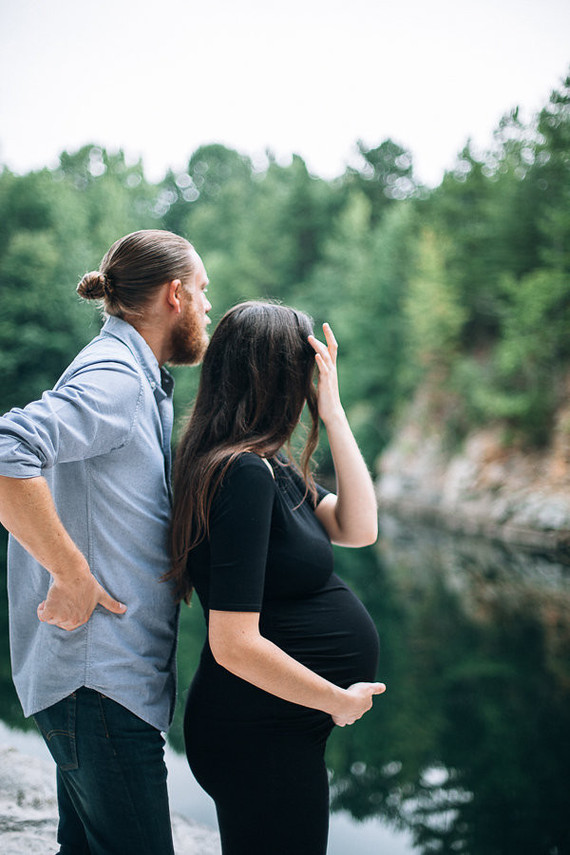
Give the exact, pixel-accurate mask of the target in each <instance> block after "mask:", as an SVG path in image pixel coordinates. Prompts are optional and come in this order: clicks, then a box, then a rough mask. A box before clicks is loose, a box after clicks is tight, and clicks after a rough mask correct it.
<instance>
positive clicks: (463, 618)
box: [0, 519, 570, 855]
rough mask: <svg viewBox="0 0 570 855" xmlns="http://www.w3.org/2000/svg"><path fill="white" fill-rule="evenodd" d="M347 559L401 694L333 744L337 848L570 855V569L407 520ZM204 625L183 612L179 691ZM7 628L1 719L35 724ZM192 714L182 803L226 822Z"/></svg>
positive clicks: (173, 762)
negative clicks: (204, 769) (201, 781)
mask: <svg viewBox="0 0 570 855" xmlns="http://www.w3.org/2000/svg"><path fill="white" fill-rule="evenodd" d="M336 562H337V571H338V572H339V574H340V575H341V576H343V577H344V578H345V579H346V580H347V581H349V582H350V584H351V585H352V587H353V588H354V590H355V591H356V592H357V593H358V594H359V596H360V597H361V598H362V599H363V601H364V602H365V604H366V606H367V607H368V609H369V611H370V613H371V614H372V616H373V618H374V620H375V622H376V624H377V626H378V630H379V633H380V639H381V646H382V649H381V664H380V670H379V677H380V679H382V680H383V681H384V682H385V683H386V684H387V686H388V691H387V692H386V694H385V695H384V696H381V697H379V698H377V699H376V701H375V705H374V709H373V711H372V712H370V713H368V714H367V715H366V716H365V717H364V718H363V719H362V720H361V721H360V722H358V723H357V724H356V725H354V726H352V727H349V728H342V729H340V728H337V729H336V730H335V732H334V734H333V736H332V737H331V739H330V741H329V749H328V755H327V759H328V766H329V769H330V773H331V783H332V810H333V813H332V822H331V837H330V846H329V855H347V853H358V855H420V853H421V855H423V854H424V853H425V855H427V853H436V852H437V853H446V855H456V853H462V855H570V798H569V794H568V777H569V772H568V770H569V769H570V566H569V565H568V564H567V563H566V562H564V561H562V560H560V559H557V558H556V557H554V556H549V555H538V554H530V553H528V552H520V551H513V550H510V549H508V548H506V547H504V546H498V545H495V544H491V543H489V542H487V541H484V540H476V539H468V538H460V537H456V536H451V535H448V534H445V533H443V532H440V531H436V530H434V529H430V528H427V527H419V526H417V525H415V524H414V525H411V524H408V523H405V522H402V521H396V520H394V519H386V520H385V521H384V524H383V532H382V537H381V543H380V545H379V546H378V547H374V548H370V549H365V550H356V551H353V550H340V549H339V550H337V551H336ZM201 623H202V618H201V614H200V611H199V607H197V606H196V607H194V608H192V609H190V610H186V609H185V610H184V615H183V620H182V626H181V638H180V648H179V650H180V655H179V660H180V679H181V687H184V686H185V685H187V683H188V681H189V679H190V677H191V674H192V671H193V669H194V667H195V662H196V658H197V655H198V652H199V647H200V643H201V642H200V639H201V636H202V626H201ZM0 629H1V634H0V683H1V685H0V719H2V720H3V721H4V722H5V724H7V725H8V726H9V727H11V728H20V729H26V728H27V727H28V728H29V724H28V723H27V722H25V720H24V719H23V718H22V716H21V713H20V711H19V706H18V704H17V701H16V700H15V696H14V692H13V689H12V687H11V682H10V677H9V662H8V659H7V631H6V614H5V603H4V602H3V603H2V609H1V612H0ZM180 712H181V711H180V710H179V711H178V714H177V717H176V720H175V723H174V726H173V728H172V730H171V733H170V736H169V742H170V748H169V752H168V764H169V769H170V785H171V794H172V807H173V809H174V810H176V811H178V812H179V813H183V814H186V815H188V816H190V817H191V818H194V819H197V820H199V821H201V822H204V823H206V824H210V825H215V814H214V810H213V805H212V803H211V802H210V800H209V798H208V797H207V796H205V795H204V794H203V793H202V792H201V790H200V788H199V787H198V786H197V785H196V784H195V783H194V782H193V781H192V779H191V776H190V773H189V771H188V769H187V767H186V762H185V760H184V759H183V758H182V757H181V756H180V754H178V753H177V751H180V749H181V747H182V743H181V721H180ZM42 749H43V746H42V745H41V742H40V749H39V750H42ZM293 821H294V818H293Z"/></svg>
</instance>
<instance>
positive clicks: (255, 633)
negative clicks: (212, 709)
mask: <svg viewBox="0 0 570 855" xmlns="http://www.w3.org/2000/svg"><path fill="white" fill-rule="evenodd" d="M208 638H209V642H210V650H211V651H212V655H213V657H214V659H215V660H216V662H217V663H218V665H221V666H222V668H225V669H226V670H227V671H230V672H231V673H232V674H235V675H236V676H237V677H241V679H242V680H247V682H248V683H251V684H252V685H254V686H257V687H258V688H259V689H263V690H264V691H265V692H269V694H271V695H276V697H278V698H282V699H283V700H286V701H292V702H293V703H296V704H301V705H302V706H305V707H311V708H312V709H317V710H322V711H323V712H326V713H329V715H330V716H331V717H332V719H333V721H334V722H335V724H339V725H340V726H341V727H344V725H345V724H352V723H353V722H355V721H356V720H357V719H359V718H361V717H362V716H363V715H364V713H365V712H366V711H367V710H369V709H370V707H371V706H372V696H373V695H377V694H380V693H381V692H384V691H385V690H386V686H385V685H384V684H383V683H354V684H353V685H352V686H349V688H348V689H341V688H340V687H339V686H337V685H335V684H334V683H331V682H329V681H328V680H325V679H324V678H323V677H321V676H319V675H318V674H316V673H315V672H314V671H311V670H310V669H309V668H306V667H305V666H304V665H302V664H301V663H300V662H298V661H297V660H296V659H293V658H292V657H291V656H289V655H288V654H287V653H285V651H284V650H282V649H281V648H280V647H277V645H275V644H273V642H271V641H269V640H268V639H267V638H264V636H262V635H261V634H260V632H259V613H258V612H229V611H228V612H226V611H221V610H216V609H210V612H209V629H208Z"/></svg>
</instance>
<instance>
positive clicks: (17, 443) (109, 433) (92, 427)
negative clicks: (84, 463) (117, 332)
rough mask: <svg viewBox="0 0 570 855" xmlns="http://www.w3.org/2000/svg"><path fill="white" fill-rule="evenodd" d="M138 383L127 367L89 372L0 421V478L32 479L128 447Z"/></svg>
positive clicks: (115, 365) (97, 368)
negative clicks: (67, 464)
mask: <svg viewBox="0 0 570 855" xmlns="http://www.w3.org/2000/svg"><path fill="white" fill-rule="evenodd" d="M141 395H142V380H141V377H140V375H139V374H138V373H137V371H136V369H135V368H133V367H131V366H129V365H128V364H126V363H118V362H117V363H107V364H106V365H105V367H101V366H100V365H98V366H94V367H92V366H88V367H86V368H83V369H81V370H79V371H77V372H76V373H74V374H73V375H72V376H71V377H70V378H69V379H68V380H67V381H66V382H65V383H63V384H62V385H60V386H57V387H56V388H55V389H53V390H50V391H48V392H44V394H43V395H42V397H41V399H40V400H38V401H33V402H32V403H31V404H28V406H27V407H24V408H23V409H19V408H16V409H13V410H10V412H8V413H6V415H4V416H3V417H1V418H0V475H7V476H9V477H12V478H32V477H34V476H38V475H41V474H42V471H43V470H44V469H49V468H50V467H52V466H54V465H55V464H56V463H69V462H71V461H77V460H85V459H87V458H89V457H96V456H98V455H99V454H104V453H108V452H110V451H113V450H114V449H117V448H119V447H121V446H122V445H124V444H125V443H126V442H128V439H129V438H130V435H131V432H132V429H133V426H134V422H135V418H136V413H137V409H138V406H139V403H140V398H141Z"/></svg>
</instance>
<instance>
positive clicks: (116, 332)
mask: <svg viewBox="0 0 570 855" xmlns="http://www.w3.org/2000/svg"><path fill="white" fill-rule="evenodd" d="M101 334H102V335H111V336H113V337H114V338H117V339H119V341H122V342H123V343H124V344H126V345H127V347H128V348H129V350H130V351H131V353H132V354H133V356H134V357H135V359H136V360H137V362H138V363H139V365H140V366H141V368H142V370H143V372H144V373H145V375H146V377H147V378H148V381H149V383H150V385H151V388H152V390H153V392H154V394H155V395H156V396H157V398H161V397H165V396H171V395H172V390H173V388H174V378H173V377H172V374H171V373H170V372H169V371H167V370H166V368H164V367H161V366H160V365H159V364H158V359H157V358H156V356H155V355H154V353H153V352H152V350H151V348H150V346H149V345H148V344H147V343H146V341H145V340H144V338H143V337H142V335H141V334H140V333H139V332H137V330H136V329H135V328H134V327H133V325H132V324H129V323H127V321H123V320H122V318H116V317H114V316H113V315H111V316H109V317H108V318H107V320H106V321H105V323H104V324H103V328H102V330H101Z"/></svg>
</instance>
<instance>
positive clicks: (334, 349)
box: [309, 323, 343, 424]
mask: <svg viewBox="0 0 570 855" xmlns="http://www.w3.org/2000/svg"><path fill="white" fill-rule="evenodd" d="M323 332H324V334H325V341H326V344H323V343H322V342H321V341H319V340H318V339H317V338H315V336H314V335H310V336H309V344H310V345H311V347H312V348H313V350H314V351H315V361H316V363H317V367H318V369H319V379H318V384H317V400H318V406H319V416H320V417H321V419H322V420H323V422H324V423H325V424H326V423H327V420H330V419H332V418H334V416H335V415H339V414H342V413H343V409H342V404H341V401H340V392H339V388H338V374H337V369H336V358H337V353H338V344H337V342H336V339H335V337H334V334H333V331H332V329H331V328H330V325H329V324H327V323H325V324H323Z"/></svg>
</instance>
